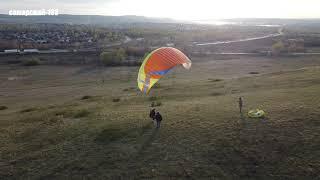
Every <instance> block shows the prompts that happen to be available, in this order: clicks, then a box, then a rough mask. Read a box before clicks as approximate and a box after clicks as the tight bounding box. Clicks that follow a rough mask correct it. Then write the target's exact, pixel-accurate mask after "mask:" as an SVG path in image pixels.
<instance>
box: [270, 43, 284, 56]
mask: <svg viewBox="0 0 320 180" xmlns="http://www.w3.org/2000/svg"><path fill="white" fill-rule="evenodd" d="M271 50H272V54H273V55H279V54H280V53H282V52H284V51H285V46H284V44H283V43H282V42H281V41H279V42H277V43H275V44H273V45H272V47H271Z"/></svg>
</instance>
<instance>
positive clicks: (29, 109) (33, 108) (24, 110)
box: [20, 107, 37, 113]
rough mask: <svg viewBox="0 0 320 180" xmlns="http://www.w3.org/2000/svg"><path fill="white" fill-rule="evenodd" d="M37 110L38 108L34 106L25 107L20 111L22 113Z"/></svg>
mask: <svg viewBox="0 0 320 180" xmlns="http://www.w3.org/2000/svg"><path fill="white" fill-rule="evenodd" d="M36 110H37V108H35V107H32V108H27V109H23V110H21V111H20V112H21V113H27V112H32V111H36Z"/></svg>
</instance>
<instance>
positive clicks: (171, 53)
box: [137, 47, 191, 93]
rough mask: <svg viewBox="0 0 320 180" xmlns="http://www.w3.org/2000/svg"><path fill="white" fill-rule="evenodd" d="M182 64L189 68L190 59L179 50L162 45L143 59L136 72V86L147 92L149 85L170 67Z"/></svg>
mask: <svg viewBox="0 0 320 180" xmlns="http://www.w3.org/2000/svg"><path fill="white" fill-rule="evenodd" d="M177 65H182V66H183V67H184V68H185V69H190V68H191V61H190V59H189V58H188V57H187V56H186V55H185V54H183V53H182V52H181V51H180V50H178V49H176V48H172V47H162V48H159V49H156V50H154V51H152V52H151V53H150V54H149V55H148V56H147V57H146V58H145V59H144V61H143V63H142V65H141V67H140V70H139V74H138V79H137V81H138V87H139V89H140V90H141V91H142V92H144V93H148V92H149V91H150V89H151V87H152V86H153V85H154V84H155V83H156V82H157V81H159V79H160V78H161V77H162V76H164V75H165V74H167V73H168V72H169V71H170V70H171V69H172V68H174V67H175V66H177Z"/></svg>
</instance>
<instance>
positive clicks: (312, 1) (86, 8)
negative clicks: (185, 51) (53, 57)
mask: <svg viewBox="0 0 320 180" xmlns="http://www.w3.org/2000/svg"><path fill="white" fill-rule="evenodd" d="M51 8H53V9H59V13H60V14H95V15H142V16H150V17H169V18H174V19H181V20H206V19H219V18H245V17H248V18H320V0H0V13H1V14H8V11H9V10H12V9H15V10H16V9H19V10H20V9H51Z"/></svg>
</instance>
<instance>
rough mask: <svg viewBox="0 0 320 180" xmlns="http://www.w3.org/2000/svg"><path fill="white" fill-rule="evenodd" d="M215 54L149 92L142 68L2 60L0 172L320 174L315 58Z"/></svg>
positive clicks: (9, 175)
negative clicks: (140, 79) (156, 121)
mask: <svg viewBox="0 0 320 180" xmlns="http://www.w3.org/2000/svg"><path fill="white" fill-rule="evenodd" d="M212 59H213V58H193V62H194V64H193V68H192V70H191V71H185V70H183V69H182V68H177V69H175V70H174V71H173V72H171V73H170V74H169V75H168V76H166V77H165V78H163V79H162V80H161V81H160V83H159V84H160V85H158V86H157V87H155V88H154V89H153V91H152V92H151V94H150V95H148V96H146V95H143V94H141V93H140V92H138V91H137V89H136V72H137V67H129V68H126V67H121V68H88V67H81V66H70V67H59V66H37V67H30V68H28V69H24V68H23V67H18V66H10V67H7V66H1V67H0V68H1V71H0V72H1V73H0V79H1V82H2V83H1V86H0V87H1V88H0V98H1V101H0V102H1V104H0V105H4V106H7V107H8V109H5V110H2V111H0V119H1V120H0V141H1V142H2V146H1V147H0V151H1V159H2V161H1V162H0V177H2V178H1V179H15V178H28V179H58V178H60V179H79V178H83V177H86V178H90V179H97V178H103V179H121V178H123V179H130V178H136V179H169V178H172V179H187V178H189V179H210V178H211V179H212V178H216V179H317V178H319V174H318V172H319V170H320V159H319V157H320V151H319V149H320V142H319V141H320V140H319V132H320V129H319V127H320V126H319V125H320V124H319V121H318V120H319V117H320V105H319V104H320V95H319V92H320V79H319V77H320V68H319V66H318V65H319V64H320V61H319V59H318V58H317V57H309V58H302V57H296V58H279V59H267V58H258V57H237V58H234V57H231V58H230V59H224V60H212ZM253 72H254V73H253ZM13 76H14V77H17V78H16V80H10V81H9V80H8V77H13ZM84 96H86V97H84ZM239 96H242V97H244V102H245V110H246V111H247V110H249V109H251V108H257V107H259V108H262V109H264V110H265V111H266V112H267V117H266V118H265V119H250V118H248V117H247V116H246V115H244V116H243V117H241V116H240V114H239V113H238V107H237V99H238V97H239ZM152 101H157V102H161V106H159V107H157V110H159V111H160V112H161V113H162V114H163V117H164V121H163V124H162V127H161V128H160V129H158V130H157V129H155V128H154V125H153V124H152V122H151V120H150V119H149V118H148V113H149V109H150V104H151V102H152Z"/></svg>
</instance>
